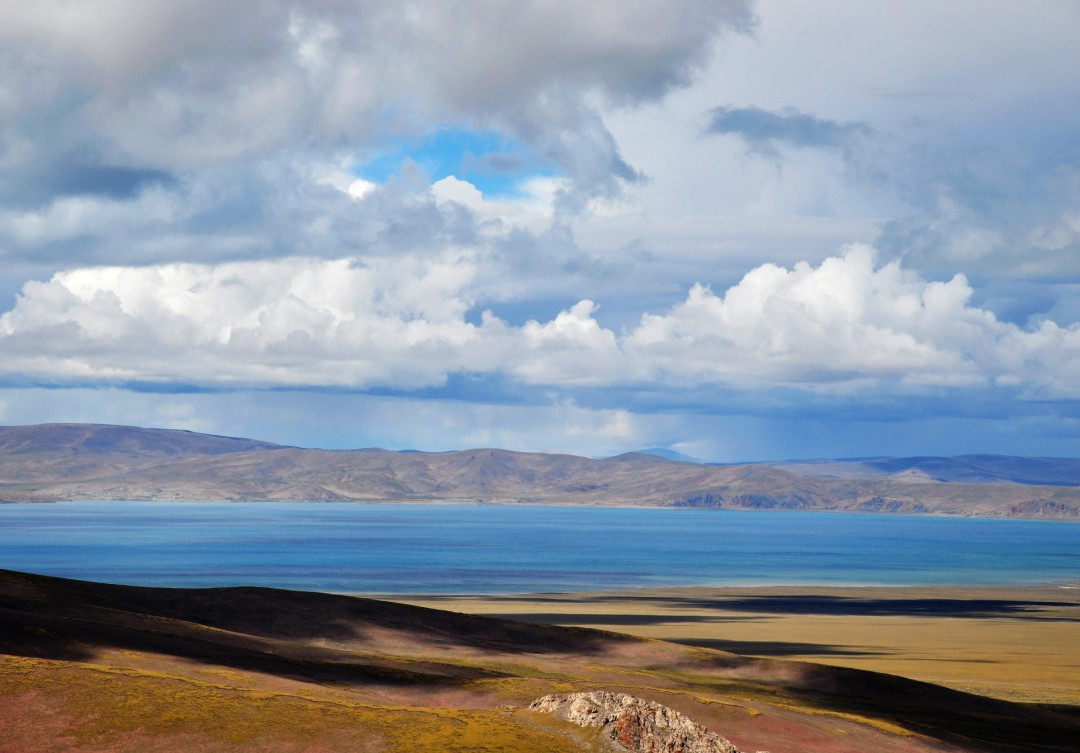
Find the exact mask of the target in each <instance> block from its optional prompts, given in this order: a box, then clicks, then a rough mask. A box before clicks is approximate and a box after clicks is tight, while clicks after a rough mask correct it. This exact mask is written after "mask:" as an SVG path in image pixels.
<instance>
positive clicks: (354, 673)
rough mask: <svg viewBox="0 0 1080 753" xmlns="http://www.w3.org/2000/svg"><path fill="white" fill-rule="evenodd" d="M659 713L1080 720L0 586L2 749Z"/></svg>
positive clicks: (504, 633) (108, 589)
mask: <svg viewBox="0 0 1080 753" xmlns="http://www.w3.org/2000/svg"><path fill="white" fill-rule="evenodd" d="M594 690H604V691H611V692H614V693H628V694H630V695H633V696H635V697H637V698H642V699H645V700H647V701H654V702H656V703H659V704H662V705H663V706H665V707H668V708H671V709H674V710H675V711H677V712H679V713H681V714H684V715H686V717H688V718H689V719H692V720H694V721H695V722H697V723H699V724H703V725H705V726H706V727H707V728H708V729H709V730H710V731H712V732H715V733H717V734H720V735H723V736H724V737H726V738H728V739H730V740H731V741H732V742H733V743H735V745H736V746H737V747H738V748H739V749H741V750H750V751H752V750H769V751H772V753H795V752H796V751H797V752H798V753H818V752H821V753H824V752H825V751H828V752H829V753H856V751H866V750H874V751H879V752H880V753H902V752H905V753H930V752H931V751H937V752H938V753H941V752H943V751H945V752H949V751H951V752H953V753H960V752H961V751H968V752H969V753H975V752H980V751H981V752H984V753H1019V752H1020V751H1024V752H1025V753H1040V752H1041V753H1063V752H1064V751H1072V750H1075V741H1076V740H1077V739H1080V721H1078V720H1077V718H1076V717H1075V715H1071V714H1069V713H1066V712H1065V710H1053V709H1048V708H1039V707H1035V706H1026V705H1018V704H1012V703H1008V702H1004V701H996V700H991V699H987V698H982V697H979V696H973V695H968V694H964V693H959V692H956V691H951V690H947V689H944V688H941V687H938V686H934V685H929V684H926V683H918V682H914V681H911V680H904V679H900V678H896V677H890V676H888V675H880V674H875V673H870V672H862V671H857V670H846V669H839V668H835V667H827V666H822V665H812V664H800V663H794V662H783V661H776V660H766V659H753V658H747V657H741V656H737V655H735V654H729V653H724V652H720V651H713V650H708V649H702V648H692V647H687V646H681V645H675V644H671V643H664V642H660V641H648V640H644V639H635V638H630V637H628V636H623V635H618V634H615V633H604V632H599V631H593V630H585V629H580V628H577V629H569V628H558V627H552V626H538V625H530V624H527V623H522V622H516V621H512V620H499V619H492V618H484V617H476V616H467V615H461V614H454V613H450V612H442V611H438V610H432V609H423V608H419V607H409V606H405V605H400V604H392V603H387V602H381V601H373V600H369V599H359V598H351V597H346V596H331V595H325V594H315V593H295V592H288V591H278V590H271V589H261V588H221V589H205V590H200V589H152V588H134V587H127V586H107V585H102V584H93V583H85V582H80V581H71V580H62V579H57V578H47V577H42V576H35V575H27V574H21V573H14V572H10V571H0V751H5V752H8V751H12V752H13V751H19V753H37V751H68V750H80V751H143V750H163V751H168V750H184V751H191V752H193V753H206V752H211V751H213V752H219V751H220V752H222V753H223V752H224V751H234V752H235V751H239V752H240V753H245V752H247V751H280V752H282V753H284V752H286V751H292V752H299V751H322V752H323V753H335V752H336V751H357V750H360V751H387V752H388V753H389V752H392V751H406V750H408V751H455V750H458V751H465V750H468V751H473V752H474V753H484V752H486V751H520V752H521V753H530V752H531V751H537V752H539V751H549V752H551V753H554V752H556V751H560V752H563V753H570V751H583V750H585V751H588V750H597V751H599V750H608V748H604V747H601V742H602V741H600V740H599V739H598V738H595V737H591V736H590V733H589V732H588V731H586V730H582V729H581V728H580V727H577V726H575V725H570V724H567V723H565V722H561V721H559V720H557V719H554V718H552V717H549V716H548V715H546V714H538V713H536V712H533V711H529V710H528V708H527V707H528V705H529V703H530V702H531V701H532V700H533V699H535V698H537V697H540V696H544V695H548V694H551V693H568V692H579V691H594Z"/></svg>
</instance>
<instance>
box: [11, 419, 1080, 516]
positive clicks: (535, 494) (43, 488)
mask: <svg viewBox="0 0 1080 753" xmlns="http://www.w3.org/2000/svg"><path fill="white" fill-rule="evenodd" d="M972 457H976V458H977V460H972V458H971V457H969V458H921V459H920V458H915V459H911V458H909V459H876V460H873V461H858V462H830V463H801V464H787V465H786V466H778V465H767V464H748V465H728V466H710V465H702V464H698V463H686V462H675V461H671V460H667V459H664V458H660V457H656V456H654V455H645V454H639V453H630V454H626V455H620V456H618V457H614V458H608V459H605V460H594V459H590V458H584V457H578V456H573V455H557V454H544V453H522V452H509V451H506V450H495V449H482V450H465V451H461V452H439V453H417V452H391V451H388V450H379V449H367V450H314V449H303V448H297V447H284V446H281V445H275V444H271V443H267V442H258V441H255V440H250V439H236V438H229V437H218V436H210V435H205V434H196V433H192V432H185V431H173V430H163V429H139V428H133V427H122V426H100V425H88V424H49V425H41V426H12V427H0V501H55V500H69V499H130V500H180V499H183V500H295V501H344V500H357V501H446V502H492V503H503V504H558V505H563V504H574V505H642V506H667V507H702V508H724V509H781V510H834V511H837V510H839V511H860V512H905V513H943V514H954V515H985V516H1006V517H1046V518H1063V519H1073V518H1075V519H1080V486H1078V485H1077V482H1080V475H1078V474H1080V469H1077V468H1076V466H1077V465H1078V461H1074V460H1057V461H1055V460H1053V459H1047V458H1036V459H1025V458H1008V457H998V456H972ZM890 463H891V465H890ZM934 469H938V470H937V472H936V473H934V472H931V471H933V470H934ZM1025 479H1026V481H1027V482H1024V481H1025Z"/></svg>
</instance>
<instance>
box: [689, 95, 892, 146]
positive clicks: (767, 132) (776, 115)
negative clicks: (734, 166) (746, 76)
mask: <svg viewBox="0 0 1080 753" xmlns="http://www.w3.org/2000/svg"><path fill="white" fill-rule="evenodd" d="M705 132H706V133H710V134H721V135H726V136H737V137H738V138H740V139H742V140H743V142H744V143H745V144H746V148H747V150H748V151H750V152H751V153H753V154H757V155H760V156H762V157H769V158H776V157H779V156H780V149H781V147H785V146H789V147H798V148H819V149H840V150H847V149H848V148H850V146H851V143H852V141H853V140H854V139H857V138H859V137H862V136H869V135H870V134H872V133H873V129H871V128H870V127H869V126H868V125H866V124H865V123H841V122H837V121H833V120H826V119H824V118H818V117H815V116H813V115H808V114H806V113H802V112H799V111H798V110H795V109H792V108H790V107H788V108H785V109H783V110H781V111H780V112H771V111H769V110H763V109H761V108H758V107H724V106H721V107H715V108H713V109H712V110H711V111H710V112H709V123H708V125H707V126H706V127H705Z"/></svg>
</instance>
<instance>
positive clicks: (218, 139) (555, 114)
mask: <svg viewBox="0 0 1080 753" xmlns="http://www.w3.org/2000/svg"><path fill="white" fill-rule="evenodd" d="M751 21H752V18H751V13H750V2H749V0H723V1H722V2H717V1H716V0H691V1H688V2H684V3H680V5H679V7H678V8H677V9H674V10H673V9H672V8H671V7H670V6H669V5H668V4H666V3H662V2H658V1H657V0H632V1H628V0H602V1H601V2H596V3H592V4H591V5H590V11H589V12H587V13H584V12H582V11H581V7H580V5H579V4H577V3H573V2H568V1H566V0H555V1H552V2H545V3H514V2H510V3H508V2H501V1H495V0H490V1H488V0H481V1H477V0H470V1H469V2H464V1H445V0H438V1H433V0H425V1H424V2H419V3H409V4H403V3H384V2H374V1H372V0H365V1H361V2H352V3H341V2H329V1H327V2H318V1H313V2H286V3H273V4H257V5H249V4H241V3H218V2H208V1H207V0H185V1H183V2H182V1H181V0H138V1H137V2H136V1H133V0H117V1H116V2H108V3H104V2H103V3H78V4H60V3H48V2H43V3H32V4H26V3H17V2H5V1H3V0H0V102H2V103H3V106H4V109H5V116H4V121H5V122H4V128H3V129H2V132H0V254H3V255H6V256H8V257H11V256H13V255H14V256H20V255H21V256H31V257H38V256H41V255H42V254H44V255H45V256H57V255H63V254H71V255H73V256H74V257H78V256H79V255H80V254H82V253H85V254H86V259H87V260H95V257H97V258H100V256H101V255H103V254H102V252H100V251H99V250H95V240H94V239H95V237H96V236H97V230H96V229H95V228H94V227H93V223H92V222H91V223H89V226H84V227H80V226H78V225H79V223H78V222H77V220H78V218H79V217H81V216H84V215H92V214H96V215H108V216H111V217H112V218H113V220H114V222H115V223H117V226H118V227H116V229H115V230H114V231H111V232H110V239H109V242H115V240H116V237H117V234H118V235H119V236H121V237H125V239H126V240H127V241H128V243H126V251H125V252H123V253H124V254H125V255H126V256H129V257H130V256H131V255H132V254H134V253H135V249H136V248H140V249H142V250H141V252H140V253H142V254H143V256H142V260H143V261H144V262H152V261H160V260H165V259H170V258H177V253H176V251H175V249H176V248H178V246H183V245H184V244H185V241H184V238H187V239H195V238H199V237H200V236H203V235H205V234H207V233H210V232H213V233H215V234H219V235H220V233H221V232H222V225H223V224H228V223H227V222H226V219H227V218H226V217H225V215H224V212H223V211H222V209H220V208H218V209H207V208H206V207H205V206H204V203H213V202H214V196H213V195H214V194H216V193H218V194H223V195H222V196H220V198H221V199H222V201H221V202H218V203H219V205H223V206H230V207H233V208H234V209H235V211H236V212H237V214H236V216H235V222H234V223H233V225H234V226H233V228H232V231H231V232H232V235H234V236H236V242H235V243H234V244H233V246H234V247H235V248H236V249H237V251H236V252H234V253H232V254H230V253H228V252H227V251H226V250H225V248H223V247H221V245H220V244H217V245H218V247H219V250H220V251H221V256H220V258H236V257H238V256H239V257H242V256H245V255H247V254H248V253H249V251H248V250H247V247H246V241H245V239H244V238H243V237H242V236H245V235H247V233H248V232H249V230H250V229H251V228H252V227H253V226H254V224H256V222H262V221H264V220H265V219H266V218H276V217H283V216H292V217H293V218H295V219H298V220H301V222H299V223H298V224H297V225H296V226H295V227H297V228H298V230H299V232H297V231H293V233H292V235H293V236H294V237H293V238H290V237H289V235H287V234H286V235H283V234H282V230H283V228H282V226H281V225H282V224H281V223H277V224H278V226H277V227H275V228H274V229H273V234H272V235H268V236H266V237H265V238H264V241H265V242H266V246H267V250H268V251H270V252H272V253H273V252H274V249H275V248H277V247H278V246H280V245H282V244H284V245H289V244H290V243H293V242H295V243H296V244H298V245H303V241H304V238H305V236H307V235H309V233H307V232H306V228H309V227H310V226H311V225H312V224H313V223H314V224H318V223H317V222H316V221H317V220H319V219H320V216H321V214H322V213H318V212H317V213H316V214H315V215H314V216H312V215H308V216H307V219H306V221H303V215H304V214H305V213H306V212H308V211H309V210H310V209H312V204H311V203H309V201H308V199H309V196H308V194H309V193H310V191H306V190H305V189H299V190H298V191H297V193H298V194H299V195H298V196H296V197H293V198H296V200H297V201H296V203H294V204H290V203H289V202H290V196H289V193H290V191H289V188H291V187H292V186H296V185H297V183H296V182H290V183H288V184H286V185H287V186H288V188H286V189H282V188H280V187H275V186H274V182H273V181H269V180H262V179H261V175H260V173H264V172H266V171H271V172H273V171H274V170H278V171H287V166H288V165H289V164H293V163H308V164H312V163H317V162H319V161H320V160H322V161H334V162H338V163H344V164H345V165H346V166H347V165H348V163H349V161H350V160H352V161H354V162H355V161H357V160H359V159H361V158H362V155H363V154H364V153H370V152H371V151H372V150H378V149H380V148H383V147H386V146H387V145H393V144H395V143H396V141H399V140H401V139H409V138H415V137H416V136H417V135H418V134H422V133H424V132H425V131H427V130H430V129H432V128H436V127H439V126H441V125H444V124H457V125H459V126H460V127H464V128H475V129H478V130H496V131H499V132H501V133H504V134H506V135H508V136H509V137H511V138H516V139H518V140H520V141H521V142H523V143H524V144H525V145H526V146H527V147H528V148H529V149H530V150H531V151H532V152H533V153H534V154H535V155H536V157H537V159H539V160H541V161H543V162H547V163H551V164H553V165H554V166H555V167H556V169H557V170H558V171H559V173H560V174H561V175H562V176H564V177H565V178H567V179H568V182H567V184H566V185H565V186H564V187H563V188H562V190H561V194H560V206H561V207H563V208H565V209H568V210H575V209H577V208H580V207H581V206H582V205H583V203H584V202H586V201H587V200H588V199H589V198H590V197H594V196H612V195H616V194H618V193H619V192H620V191H621V189H622V187H623V186H624V185H626V184H627V183H632V182H634V181H636V180H638V179H639V174H638V172H637V171H636V170H635V169H634V168H633V167H632V166H631V165H630V164H628V162H627V161H626V160H625V159H624V158H623V156H622V155H621V154H620V152H619V148H618V145H617V144H616V143H615V140H614V139H613V138H612V137H611V134H610V133H609V132H608V130H607V128H606V126H605V124H604V121H603V118H602V116H601V114H600V110H599V109H598V107H599V106H600V105H601V104H602V103H603V104H605V105H615V106H620V107H633V106H636V105H638V104H641V103H644V102H649V101H655V100H657V99H659V98H661V97H663V96H664V95H665V94H667V93H668V92H670V91H671V90H672V89H674V88H677V87H681V86H684V85H686V84H688V83H689V82H690V81H691V79H692V78H693V77H694V75H695V74H696V73H697V72H698V71H699V70H700V69H701V67H702V66H703V65H704V64H705V63H706V62H707V61H708V59H709V56H710V53H711V50H712V46H713V44H714V42H715V39H716V38H717V36H718V35H720V34H721V33H723V32H724V31H725V30H735V31H741V30H746V29H747V28H749V26H750V24H751ZM274 162H281V163H283V164H284V165H286V167H280V166H274V165H272V164H271V163H274ZM225 175H228V176H230V180H232V181H234V182H235V183H236V184H238V185H243V186H245V187H246V188H247V189H249V190H252V191H255V193H253V194H249V195H248V196H247V197H245V198H244V199H242V200H239V201H237V200H234V197H232V196H231V195H230V194H231V193H232V192H231V191H230V189H229V188H228V187H225V186H223V185H222V183H221V178H222V176H225ZM72 196H82V197H94V198H96V199H100V200H102V201H103V202H104V203H103V204H100V205H94V206H83V208H82V209H81V210H79V211H76V210H74V209H72V206H73V205H66V206H57V204H58V203H62V202H63V201H64V199H65V198H67V197H72ZM140 202H141V205H140ZM149 204H153V205H154V207H153V208H151V207H150V206H148V205H149ZM5 210H7V211H5ZM30 210H33V211H30ZM80 211H81V212H82V214H80ZM331 213H332V212H331ZM77 215H78V216H77ZM147 216H152V217H155V218H156V220H155V221H153V222H149V223H148V222H147V220H146V218H147ZM203 220H206V223H207V224H203ZM329 222H330V224H331V225H335V226H341V227H345V228H351V227H354V226H355V224H356V223H355V220H346V219H343V218H341V217H337V216H335V217H334V218H332V219H331V220H329ZM84 224H86V223H84ZM270 224H271V225H273V224H275V223H270ZM326 225H327V222H322V223H321V225H320V226H321V227H325V226H326ZM137 228H141V230H138V229H137ZM72 238H79V239H81V240H79V241H77V242H72ZM163 238H173V239H174V240H175V241H176V243H162V240H161V239H163ZM102 242H105V241H104V240H102ZM211 245H214V244H211ZM226 245H228V244H226ZM339 245H340V244H339ZM152 247H156V248H158V249H159V250H161V249H167V248H171V249H173V251H171V252H163V253H155V252H154V251H153V249H152ZM211 255H212V254H210V253H209V251H208V250H207V251H204V252H203V253H202V254H199V255H198V258H203V259H205V258H208V257H209V256H211Z"/></svg>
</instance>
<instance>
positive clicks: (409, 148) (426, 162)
mask: <svg viewBox="0 0 1080 753" xmlns="http://www.w3.org/2000/svg"><path fill="white" fill-rule="evenodd" d="M406 159H411V160H412V161H413V162H415V163H416V164H418V165H419V166H420V167H421V168H423V169H424V171H425V172H427V174H428V176H429V177H430V179H431V181H432V182H435V181H438V180H442V179H443V178H445V177H447V176H449V175H453V176H455V177H457V178H460V179H461V180H467V181H469V182H470V183H472V184H473V185H474V186H476V187H477V188H478V189H480V191H481V192H482V193H484V194H485V195H486V196H507V195H514V194H517V193H518V192H519V186H520V184H521V182H522V181H523V180H525V179H527V178H533V177H537V176H542V175H553V174H554V173H555V168H554V165H553V164H551V163H550V162H547V161H545V160H541V159H539V158H537V156H536V155H535V154H533V153H532V152H531V151H530V149H529V148H528V146H526V145H525V144H523V143H522V142H520V141H517V140H515V139H510V138H507V137H506V136H504V135H503V134H500V133H499V132H497V131H472V130H468V129H466V128H456V127H454V128H439V129H437V130H434V131H430V132H428V133H427V134H425V135H424V137H423V138H422V139H420V140H419V141H417V142H409V143H400V144H395V145H393V146H390V147H388V148H387V149H385V150H383V151H381V152H379V153H377V154H375V155H374V156H373V157H372V158H371V159H370V160H368V161H367V162H365V163H363V164H361V165H357V166H356V167H355V168H354V173H355V174H356V175H357V176H358V177H360V178H363V179H364V180H369V181H372V182H374V183H385V182H386V181H387V180H388V179H390V178H392V177H393V176H395V175H397V174H398V173H399V172H400V171H401V166H402V163H403V162H404V161H405V160H406Z"/></svg>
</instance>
